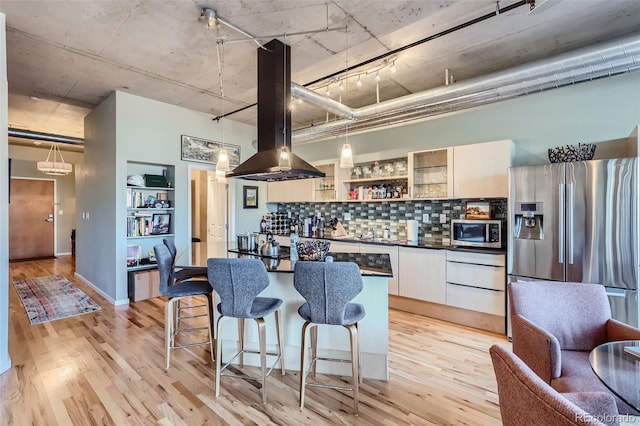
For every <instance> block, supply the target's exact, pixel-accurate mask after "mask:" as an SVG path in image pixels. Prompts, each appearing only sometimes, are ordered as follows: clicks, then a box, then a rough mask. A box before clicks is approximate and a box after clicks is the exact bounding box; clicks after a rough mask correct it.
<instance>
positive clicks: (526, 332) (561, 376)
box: [509, 281, 640, 415]
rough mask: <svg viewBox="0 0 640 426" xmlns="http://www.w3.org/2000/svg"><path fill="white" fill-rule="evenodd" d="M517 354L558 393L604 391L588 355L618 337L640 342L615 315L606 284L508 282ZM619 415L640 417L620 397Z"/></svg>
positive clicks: (635, 332)
mask: <svg viewBox="0 0 640 426" xmlns="http://www.w3.org/2000/svg"><path fill="white" fill-rule="evenodd" d="M509 297H510V302H511V326H512V337H513V352H514V353H515V354H516V355H517V356H518V357H519V358H520V359H522V361H524V362H525V363H526V364H527V365H528V366H529V367H530V368H531V369H532V370H533V371H534V372H535V373H536V374H537V375H538V376H539V377H540V378H541V379H542V380H543V381H544V382H545V383H547V384H550V385H551V386H552V387H553V388H554V389H556V390H557V391H558V392H578V391H602V392H607V391H608V390H607V388H606V387H605V386H604V384H602V383H601V382H600V380H599V379H598V378H597V377H596V375H595V374H594V373H593V371H592V369H591V366H590V364H589V353H590V352H591V350H592V349H593V348H595V347H596V346H598V345H600V344H602V343H606V342H611V341H618V340H639V339H640V330H638V329H636V328H633V327H630V326H628V325H626V324H624V323H621V322H619V321H616V320H614V319H612V318H611V308H610V307H609V301H608V299H607V294H606V292H605V289H604V287H603V286H602V285H599V284H584V283H569V282H556V281H533V282H517V283H510V284H509ZM616 400H617V403H618V411H620V413H621V414H632V415H638V412H637V411H635V410H634V409H633V408H632V407H630V406H629V405H627V404H626V403H624V402H623V401H621V400H619V399H617V398H616Z"/></svg>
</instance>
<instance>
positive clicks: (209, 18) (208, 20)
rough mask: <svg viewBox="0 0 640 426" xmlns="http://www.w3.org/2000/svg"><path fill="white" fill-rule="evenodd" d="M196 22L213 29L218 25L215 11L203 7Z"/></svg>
mask: <svg viewBox="0 0 640 426" xmlns="http://www.w3.org/2000/svg"><path fill="white" fill-rule="evenodd" d="M198 22H202V23H203V24H205V25H206V26H207V27H209V28H211V27H215V26H216V25H218V18H217V14H216V11H215V10H213V9H211V8H210V7H203V8H202V10H201V11H200V17H199V18H198Z"/></svg>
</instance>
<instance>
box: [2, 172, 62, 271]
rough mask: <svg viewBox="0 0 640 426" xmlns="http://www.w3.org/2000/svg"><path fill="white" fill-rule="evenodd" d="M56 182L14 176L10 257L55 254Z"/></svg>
mask: <svg viewBox="0 0 640 426" xmlns="http://www.w3.org/2000/svg"><path fill="white" fill-rule="evenodd" d="M54 217H55V210H54V205H53V181H50V180H32V179H11V202H10V203H9V260H19V259H31V258H37V257H53V229H54V223H53V221H54Z"/></svg>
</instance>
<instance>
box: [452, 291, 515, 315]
mask: <svg viewBox="0 0 640 426" xmlns="http://www.w3.org/2000/svg"><path fill="white" fill-rule="evenodd" d="M447 305H449V306H454V307H456V308H462V309H468V310H471V311H477V312H484V313H486V314H492V315H498V316H502V317H503V316H505V313H506V304H505V292H504V291H497V290H487V289H484V288H477V287H468V286H466V285H458V284H452V283H447Z"/></svg>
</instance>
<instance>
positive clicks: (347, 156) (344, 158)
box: [340, 137, 353, 169]
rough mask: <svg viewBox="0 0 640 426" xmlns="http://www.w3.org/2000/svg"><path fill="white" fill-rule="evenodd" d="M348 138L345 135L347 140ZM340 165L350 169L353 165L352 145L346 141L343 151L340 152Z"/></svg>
mask: <svg viewBox="0 0 640 426" xmlns="http://www.w3.org/2000/svg"><path fill="white" fill-rule="evenodd" d="M346 140H347V138H346V137H345V141H346ZM340 167H342V168H344V169H350V168H352V167H353V152H351V145H350V144H348V143H345V144H344V145H342V152H341V153H340Z"/></svg>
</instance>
